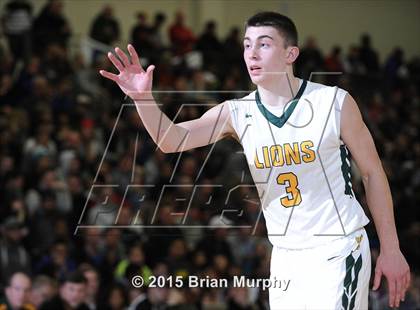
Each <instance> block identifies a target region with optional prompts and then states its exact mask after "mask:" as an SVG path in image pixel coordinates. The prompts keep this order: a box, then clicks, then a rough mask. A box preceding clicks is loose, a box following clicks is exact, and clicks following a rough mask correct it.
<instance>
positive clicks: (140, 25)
mask: <svg viewBox="0 0 420 310" xmlns="http://www.w3.org/2000/svg"><path fill="white" fill-rule="evenodd" d="M136 18H137V23H136V24H135V25H134V27H133V29H132V30H131V42H132V44H133V46H134V47H135V48H136V47H137V48H138V49H139V50H141V54H142V55H143V57H145V58H147V59H148V60H149V61H150V57H152V55H153V42H152V38H151V30H150V26H149V25H148V24H147V15H146V13H145V12H138V13H137V15H136Z"/></svg>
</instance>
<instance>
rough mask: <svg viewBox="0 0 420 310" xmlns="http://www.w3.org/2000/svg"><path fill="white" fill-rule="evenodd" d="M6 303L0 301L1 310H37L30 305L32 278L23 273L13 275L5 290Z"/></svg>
mask: <svg viewBox="0 0 420 310" xmlns="http://www.w3.org/2000/svg"><path fill="white" fill-rule="evenodd" d="M4 292H5V294H4V295H5V298H4V301H0V309H1V310H35V309H36V308H35V307H34V306H33V305H32V304H30V303H29V298H30V292H31V278H29V276H28V275H27V274H25V273H23V272H16V273H14V274H12V275H11V276H10V278H9V280H8V281H7V286H6V288H5V290H4Z"/></svg>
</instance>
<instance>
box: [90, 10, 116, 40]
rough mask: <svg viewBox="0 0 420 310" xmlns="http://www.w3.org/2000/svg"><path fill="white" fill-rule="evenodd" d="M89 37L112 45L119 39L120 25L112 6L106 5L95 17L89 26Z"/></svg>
mask: <svg viewBox="0 0 420 310" xmlns="http://www.w3.org/2000/svg"><path fill="white" fill-rule="evenodd" d="M90 37H91V38H92V39H94V40H96V41H99V42H101V43H103V44H106V45H112V44H114V43H115V42H116V41H118V40H119V38H120V25H119V23H118V21H117V19H116V18H115V16H114V9H113V8H112V6H110V5H106V6H105V7H104V8H103V9H102V11H101V12H100V13H99V14H98V15H97V16H96V17H95V19H94V20H93V22H92V25H91V28H90Z"/></svg>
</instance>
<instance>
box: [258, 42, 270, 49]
mask: <svg viewBox="0 0 420 310" xmlns="http://www.w3.org/2000/svg"><path fill="white" fill-rule="evenodd" d="M260 46H261V47H264V48H266V47H269V46H270V45H269V44H268V43H265V42H261V44H260Z"/></svg>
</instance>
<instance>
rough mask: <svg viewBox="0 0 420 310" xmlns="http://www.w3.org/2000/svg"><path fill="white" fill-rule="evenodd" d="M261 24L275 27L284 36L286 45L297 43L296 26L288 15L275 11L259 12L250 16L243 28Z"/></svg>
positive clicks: (260, 25) (295, 44)
mask: <svg viewBox="0 0 420 310" xmlns="http://www.w3.org/2000/svg"><path fill="white" fill-rule="evenodd" d="M262 26H270V27H274V28H276V29H277V31H278V32H279V33H280V34H281V35H282V36H283V37H284V41H285V45H286V47H287V46H297V45H298V33H297V30H296V26H295V23H294V22H293V21H292V20H291V19H290V18H289V17H287V16H285V15H282V14H280V13H276V12H260V13H257V14H255V15H254V16H252V17H250V18H249V19H248V20H247V21H246V23H245V29H246V28H248V27H262Z"/></svg>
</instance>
